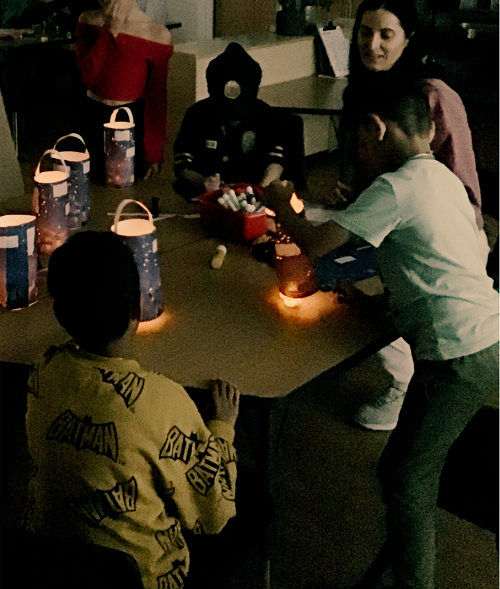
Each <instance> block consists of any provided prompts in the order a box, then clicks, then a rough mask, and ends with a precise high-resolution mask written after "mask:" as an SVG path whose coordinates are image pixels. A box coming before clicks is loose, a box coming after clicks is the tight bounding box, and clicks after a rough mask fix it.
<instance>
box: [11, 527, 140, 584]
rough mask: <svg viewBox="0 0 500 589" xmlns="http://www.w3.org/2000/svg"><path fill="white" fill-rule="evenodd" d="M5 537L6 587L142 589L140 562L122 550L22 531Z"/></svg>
mask: <svg viewBox="0 0 500 589" xmlns="http://www.w3.org/2000/svg"><path fill="white" fill-rule="evenodd" d="M2 536H3V537H2V552H1V574H0V581H1V584H2V586H4V587H9V586H15V587H17V588H19V589H29V588H30V587H33V584H36V585H40V586H45V587H50V588H51V589H69V588H71V589H90V588H92V589H112V588H113V587H116V588H119V589H143V584H142V579H141V573H140V571H139V566H138V565H137V562H136V561H135V559H134V558H133V557H132V556H130V555H129V554H127V553H125V552H121V551H120V550H115V549H113V548H105V547H103V546H98V545H95V544H87V543H84V542H79V541H73V540H71V541H68V540H62V539H57V538H52V537H49V536H45V535H42V534H33V533H30V532H23V531H18V532H9V533H8V534H6V533H5V532H4V533H3V534H2ZM4 583H5V585H4Z"/></svg>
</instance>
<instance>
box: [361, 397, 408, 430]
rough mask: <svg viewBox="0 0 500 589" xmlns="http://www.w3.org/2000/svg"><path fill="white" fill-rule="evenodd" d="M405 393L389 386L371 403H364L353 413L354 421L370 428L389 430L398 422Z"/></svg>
mask: <svg viewBox="0 0 500 589" xmlns="http://www.w3.org/2000/svg"><path fill="white" fill-rule="evenodd" d="M405 395H406V393H404V392H403V391H399V390H398V389H395V388H392V387H391V388H389V389H387V391H386V392H385V394H384V395H382V396H381V397H380V398H378V399H376V400H375V401H374V402H373V403H365V404H364V405H362V406H361V407H360V408H359V409H358V411H357V412H356V413H355V414H354V421H355V422H356V423H358V424H359V425H361V426H362V427H365V428H367V429H372V430H380V431H391V430H393V429H394V428H395V427H396V425H397V424H398V419H399V412H400V411H401V407H402V406H403V401H404V398H405Z"/></svg>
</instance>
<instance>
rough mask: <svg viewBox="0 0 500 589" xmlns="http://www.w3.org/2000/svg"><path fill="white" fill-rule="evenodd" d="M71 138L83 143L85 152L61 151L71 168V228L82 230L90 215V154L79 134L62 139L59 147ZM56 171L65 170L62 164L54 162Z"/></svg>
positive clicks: (69, 194) (69, 220) (69, 219)
mask: <svg viewBox="0 0 500 589" xmlns="http://www.w3.org/2000/svg"><path fill="white" fill-rule="evenodd" d="M69 137H75V138H76V139H79V140H80V141H81V142H82V143H83V147H84V151H83V152H81V151H60V152H59V153H60V155H61V157H62V158H63V159H64V161H65V162H66V165H67V166H68V168H69V178H68V197H69V217H68V222H69V228H70V229H80V228H81V226H82V225H83V224H85V223H86V222H87V221H88V220H89V215H90V180H89V172H90V154H89V152H88V149H87V146H86V145H85V141H84V140H83V138H82V137H81V136H80V135H78V134H77V133H70V134H69V135H64V137H60V138H59V139H58V140H57V141H56V143H55V145H54V149H56V148H57V145H58V144H59V143H60V142H61V141H63V140H64V139H67V138H69ZM53 168H54V169H55V170H64V167H63V166H62V164H57V163H55V162H54V164H53Z"/></svg>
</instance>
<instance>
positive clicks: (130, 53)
mask: <svg viewBox="0 0 500 589" xmlns="http://www.w3.org/2000/svg"><path fill="white" fill-rule="evenodd" d="M173 50H174V48H173V45H164V44H162V43H157V42H155V41H150V40H147V39H142V38H141V37H135V36H132V35H127V34H125V33H119V34H118V35H117V36H116V37H114V36H113V35H112V33H111V32H110V31H109V30H107V29H105V28H103V27H98V26H95V25H90V24H87V23H82V22H79V23H78V24H77V26H76V57H77V63H78V68H79V70H80V75H81V78H82V82H83V83H84V85H85V86H86V88H87V89H88V90H90V91H91V92H93V93H94V94H96V95H97V96H99V97H100V98H105V99H108V100H120V101H130V102H133V101H134V100H138V99H139V98H144V102H145V107H144V152H145V158H146V161H147V162H149V163H151V164H154V163H160V162H162V161H163V150H164V145H165V137H166V124H167V122H166V121H167V71H168V62H169V60H170V57H171V56H172V53H173Z"/></svg>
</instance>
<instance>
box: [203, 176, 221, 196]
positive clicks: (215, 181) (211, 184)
mask: <svg viewBox="0 0 500 589" xmlns="http://www.w3.org/2000/svg"><path fill="white" fill-rule="evenodd" d="M203 184H204V186H205V191H206V192H213V191H214V190H219V188H220V187H221V181H220V174H215V175H214V176H208V178H205V181H204V182H203Z"/></svg>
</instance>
